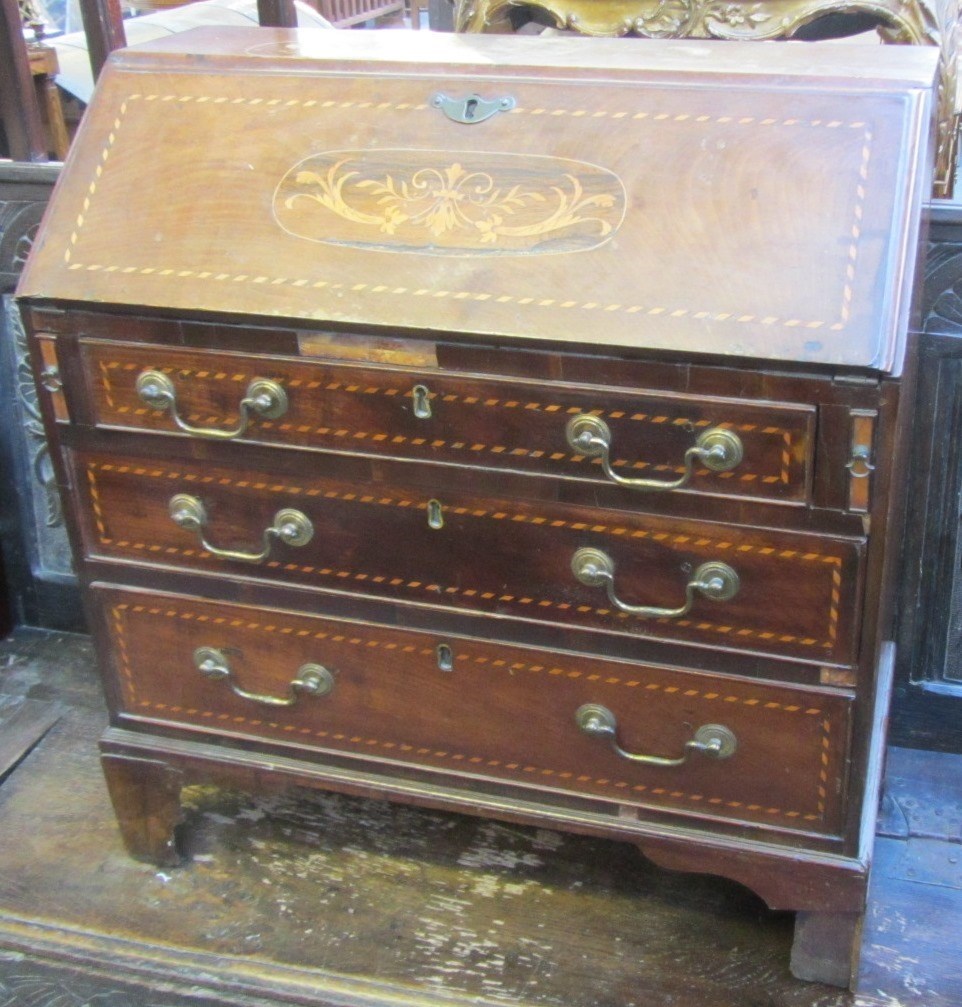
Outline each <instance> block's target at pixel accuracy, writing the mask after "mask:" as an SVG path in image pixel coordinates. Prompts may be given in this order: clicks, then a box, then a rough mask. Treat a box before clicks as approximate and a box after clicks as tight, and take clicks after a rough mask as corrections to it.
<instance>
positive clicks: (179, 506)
mask: <svg viewBox="0 0 962 1007" xmlns="http://www.w3.org/2000/svg"><path fill="white" fill-rule="evenodd" d="M168 513H169V514H170V519H171V521H173V522H174V524H175V525H177V527H178V528H183V529H184V530H185V531H192V532H197V535H198V537H199V538H200V544H201V545H202V546H203V547H204V548H205V549H206V550H207V552H209V553H210V554H211V555H212V556H217V557H218V558H219V559H236V560H240V561H241V562H242V563H262V562H263V561H264V560H265V559H267V557H268V556H269V555H270V554H271V546H272V545H273V544H274V540H275V539H277V540H279V541H281V542H283V543H284V544H285V545H289V546H295V547H296V546H302V545H307V543H308V542H310V541H311V539H312V538H313V537H314V525H313V524H311V520H310V518H309V517H308V516H307V515H306V514H302V513H301V512H300V511H299V510H291V509H290V508H286V507H285V508H282V509H281V510H279V511H278V512H277V513H276V514H275V515H274V523H273V524H272V525H271V526H270V527H269V528H265V529H264V534H263V547H262V548H261V549H260V550H259V551H258V552H240V551H238V550H235V549H220V548H218V547H217V546H216V545H211V544H210V542H208V541H207V538H206V536H205V535H204V528H205V527H206V525H207V509H206V508H205V507H204V505H203V503H202V502H201V501H200V500H199V499H198V498H197V497H195V496H191V495H190V494H189V493H177V494H175V495H174V496H172V497H171V498H170V503H169V504H168Z"/></svg>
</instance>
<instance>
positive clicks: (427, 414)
mask: <svg viewBox="0 0 962 1007" xmlns="http://www.w3.org/2000/svg"><path fill="white" fill-rule="evenodd" d="M411 398H412V399H413V400H414V415H415V416H416V417H417V418H418V419H419V420H429V419H431V416H432V409H431V392H430V391H429V390H428V386H427V385H415V386H414V387H413V388H412V389H411Z"/></svg>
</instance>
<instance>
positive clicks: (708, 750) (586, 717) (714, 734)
mask: <svg viewBox="0 0 962 1007" xmlns="http://www.w3.org/2000/svg"><path fill="white" fill-rule="evenodd" d="M575 723H576V724H577V725H578V727H579V728H580V729H581V730H582V731H584V733H585V734H589V735H591V737H593V738H607V739H608V742H609V743H610V745H611V747H612V748H613V749H614V750H615V752H617V753H618V755H620V756H621V757H622V758H623V759H629V760H630V761H631V762H642V763H644V764H645V765H646V766H668V767H671V766H683V765H684V764H685V763H686V762H687V761H688V759H689V757H690V756H691V754H692V752H701V753H702V754H703V755H708V756H710V757H711V758H713V759H728V758H730V757H731V756H733V755H734V754H735V750H736V749H737V748H738V739H737V738H736V737H735V734H734V732H733V731H732V730H730V729H729V728H727V727H725V726H724V724H703V725H702V726H701V727H699V728H698V730H697V731H695V735H694V737H693V738H691V739H690V740H689V741H686V742H685V752H684V754H683V755H679V756H678V757H677V758H675V759H672V758H668V757H666V756H663V755H639V754H637V753H636V752H626V751H625V749H623V748H622V747H621V745H620V744H619V743H618V722H617V721H616V720H615V715H614V714H613V713H612V712H611V710H609V709H608V708H607V707H606V706H599V705H598V704H597V703H586V704H585V705H584V706H581V707H579V708H578V710H577V711H576V713H575Z"/></svg>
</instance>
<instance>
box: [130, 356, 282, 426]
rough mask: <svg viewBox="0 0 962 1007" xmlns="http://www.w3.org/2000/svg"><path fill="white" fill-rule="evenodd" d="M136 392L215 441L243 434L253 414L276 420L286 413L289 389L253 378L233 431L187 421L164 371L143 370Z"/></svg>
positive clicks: (179, 423)
mask: <svg viewBox="0 0 962 1007" xmlns="http://www.w3.org/2000/svg"><path fill="white" fill-rule="evenodd" d="M136 388H137V395H138V397H139V398H140V401H141V402H143V403H144V405H146V406H149V407H150V408H151V409H156V410H158V411H161V412H163V411H164V410H168V409H169V410H170V415H171V416H172V417H173V420H174V423H176V424H177V426H178V428H179V429H181V430H183V431H184V432H185V433H188V434H190V435H191V437H204V438H206V439H207V440H212V441H230V440H234V439H235V438H237V437H242V436H243V435H244V434H245V433H246V432H247V428H248V426H249V425H250V420H251V414H252V413H256V414H257V415H258V416H262V417H263V418H264V419H266V420H276V419H277V417H278V416H283V415H284V413H286V412H287V406H288V399H287V392H285V391H284V389H283V388H282V387H281V385H279V384H278V383H277V382H276V381H271V379H270V378H254V380H253V381H251V383H250V384H249V385H248V386H247V391H246V392H245V393H244V398H243V399H241V402H240V405H239V406H238V407H237V410H238V413H239V414H240V420H239V421H238V424H237V426H236V427H234V429H233V430H217V429H216V428H214V427H195V426H191V425H190V424H189V423H187V422H186V421H185V420H184V419H183V418H182V417H181V415H180V413H179V412H178V410H177V389H176V388H175V387H174V383H173V381H171V380H170V378H169V377H168V376H167V375H166V374H164V373H163V372H162V371H143V372H142V373H141V374H140V375H139V376H138V378H137V385H136Z"/></svg>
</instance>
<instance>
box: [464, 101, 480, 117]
mask: <svg viewBox="0 0 962 1007" xmlns="http://www.w3.org/2000/svg"><path fill="white" fill-rule="evenodd" d="M477 110H478V99H477V98H468V100H467V101H466V102H465V103H464V118H465V119H473V118H474V113H475V112H476V111H477Z"/></svg>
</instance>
